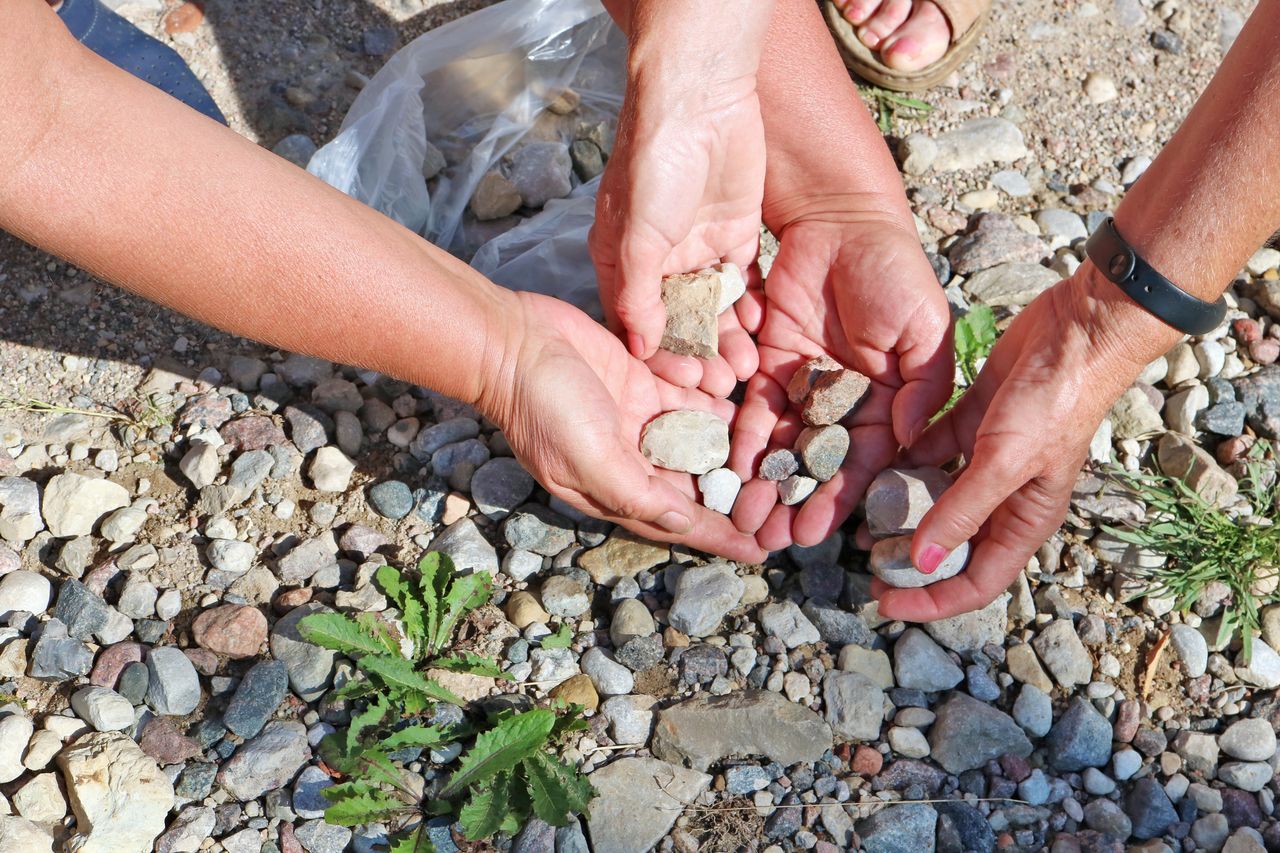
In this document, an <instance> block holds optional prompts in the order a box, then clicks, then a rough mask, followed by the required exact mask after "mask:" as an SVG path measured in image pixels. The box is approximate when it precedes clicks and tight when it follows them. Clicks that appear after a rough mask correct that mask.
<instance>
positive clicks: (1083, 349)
mask: <svg viewBox="0 0 1280 853" xmlns="http://www.w3.org/2000/svg"><path fill="white" fill-rule="evenodd" d="M1125 300H1127V297H1125V296H1124V295H1123V294H1122V293H1121V291H1120V290H1119V288H1117V287H1115V285H1113V284H1111V283H1110V282H1108V281H1106V280H1105V279H1103V278H1102V276H1101V275H1099V274H1098V273H1097V271H1096V270H1095V269H1094V267H1093V265H1092V264H1090V263H1085V264H1084V265H1083V266H1081V267H1080V269H1079V270H1078V271H1077V272H1076V274H1075V275H1074V276H1073V277H1072V278H1070V279H1068V280H1066V281H1063V282H1060V283H1059V284H1057V285H1055V286H1054V287H1052V288H1050V289H1049V290H1048V291H1046V292H1044V293H1042V294H1041V295H1040V296H1038V297H1037V298H1036V299H1035V300H1034V301H1033V302H1032V303H1031V304H1030V305H1028V306H1027V307H1026V308H1025V309H1024V310H1023V311H1022V312H1021V313H1020V314H1019V315H1018V316H1017V317H1016V318H1015V319H1014V321H1013V323H1012V324H1011V325H1010V326H1009V329H1008V330H1007V331H1006V332H1005V333H1004V335H1003V337H1001V338H1000V340H999V341H998V342H997V343H996V345H995V348H994V349H993V350H992V352H991V356H990V358H988V359H987V362H986V364H985V365H984V366H983V368H982V372H981V373H980V374H979V375H978V378H977V380H976V381H975V382H974V384H973V386H972V387H971V388H970V389H969V390H968V391H967V392H966V393H965V395H964V396H963V397H961V398H960V400H959V401H958V402H957V403H956V406H955V407H954V408H953V409H951V411H949V412H948V413H947V414H946V415H944V416H943V417H942V418H940V419H939V420H938V421H937V422H936V423H934V424H933V425H931V426H930V427H929V429H928V430H926V432H925V433H924V435H923V436H922V437H921V439H920V441H919V442H917V443H916V444H915V445H914V446H913V447H911V448H910V450H909V451H907V452H906V454H905V457H904V459H903V462H904V464H906V465H908V466H912V465H939V464H942V463H944V462H947V461H949V460H951V459H954V458H955V457H956V456H960V455H963V456H964V458H965V459H966V460H967V464H966V465H965V467H964V468H963V470H961V472H960V474H959V476H958V477H957V478H956V481H955V485H953V486H952V487H951V488H950V489H948V490H947V491H946V492H945V493H944V494H943V495H942V497H941V498H940V499H939V500H938V502H937V504H935V505H934V507H933V508H932V509H931V510H930V511H929V512H928V513H927V514H926V515H925V517H924V519H923V520H922V521H921V522H920V526H919V528H918V529H917V530H916V533H915V536H914V540H913V542H912V547H911V556H912V561H913V562H914V563H915V564H916V566H917V567H919V568H920V569H921V570H929V571H931V570H932V569H933V568H935V567H936V566H937V565H938V562H939V561H940V560H941V559H942V557H944V556H945V555H946V554H948V553H950V551H951V550H952V549H954V548H956V547H958V546H959V545H960V544H961V543H963V542H965V541H970V542H971V543H972V549H973V550H972V551H971V554H972V556H971V557H970V559H969V566H968V568H966V569H965V570H964V571H963V572H961V573H960V574H959V575H956V576H955V577H953V578H950V579H948V580H945V581H941V582H939V583H936V584H933V585H931V586H928V587H923V588H920V589H894V588H891V587H889V586H887V585H885V584H883V583H881V582H880V581H875V582H874V586H873V591H874V592H875V593H876V595H877V596H878V597H879V599H880V613H881V614H882V615H883V616H885V617H886V618H888V619H903V620H908V621H913V622H927V621H931V620H934V619H941V618H945V617H947V616H953V615H955V614H957V613H963V612H966V611H969V610H974V609H977V608H980V607H984V606H986V605H987V604H988V603H990V602H991V601H992V600H993V599H994V598H995V597H996V596H997V595H999V594H1000V593H1001V592H1002V591H1004V590H1005V589H1006V588H1007V587H1008V586H1009V584H1010V583H1012V582H1013V580H1014V578H1016V577H1017V575H1018V572H1019V571H1021V570H1022V567H1023V566H1025V565H1026V563H1027V560H1029V559H1030V558H1031V555H1032V554H1033V553H1035V550H1036V549H1037V548H1039V547H1040V545H1041V544H1042V543H1044V541H1045V540H1046V539H1047V538H1048V537H1049V536H1050V535H1051V534H1052V533H1053V531H1054V530H1056V529H1057V527H1058V525H1059V524H1061V523H1062V519H1063V516H1064V515H1065V514H1066V509H1067V504H1068V502H1069V501H1070V496H1071V489H1072V486H1073V485H1074V483H1075V481H1076V475H1077V473H1078V472H1079V470H1080V466H1081V464H1082V463H1083V462H1084V459H1085V456H1086V455H1087V453H1088V447H1089V442H1090V440H1091V439H1092V437H1093V434H1094V432H1095V431H1096V430H1097V427H1098V424H1099V422H1101V420H1102V418H1103V417H1104V416H1105V415H1106V413H1107V411H1108V409H1109V408H1110V407H1111V404H1112V403H1113V402H1115V400H1116V398H1117V397H1119V396H1120V395H1121V394H1122V393H1123V392H1124V391H1125V389H1127V388H1128V387H1129V386H1130V385H1131V384H1132V383H1133V381H1134V379H1135V378H1136V377H1137V375H1138V374H1139V373H1140V372H1141V371H1142V368H1143V367H1144V366H1145V365H1146V364H1147V362H1148V361H1150V359H1151V358H1153V357H1154V356H1155V355H1158V354H1159V353H1161V352H1164V351H1166V350H1167V349H1168V348H1169V346H1171V345H1172V344H1173V343H1175V342H1176V341H1177V339H1178V337H1179V336H1178V334H1177V333H1176V332H1174V331H1172V330H1171V329H1169V328H1168V327H1167V326H1164V325H1163V324H1162V323H1160V322H1159V321H1158V320H1156V319H1155V318H1154V317H1152V316H1150V315H1149V314H1146V313H1145V312H1144V311H1142V310H1141V309H1140V308H1138V307H1137V305H1135V304H1134V303H1131V302H1127V301H1125Z"/></svg>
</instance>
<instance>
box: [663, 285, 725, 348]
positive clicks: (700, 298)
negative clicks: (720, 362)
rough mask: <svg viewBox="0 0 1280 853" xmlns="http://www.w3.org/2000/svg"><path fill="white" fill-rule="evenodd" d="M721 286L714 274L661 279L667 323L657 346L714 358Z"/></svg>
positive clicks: (717, 338)
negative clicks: (659, 344)
mask: <svg viewBox="0 0 1280 853" xmlns="http://www.w3.org/2000/svg"><path fill="white" fill-rule="evenodd" d="M720 299H721V285H720V276H719V275H716V274H715V273H701V272H696V273H684V274H681V275H669V276H667V277H665V278H664V279H662V305H663V307H664V308H665V309H666V312H667V324H666V327H665V328H664V330H663V332H662V342H661V347H662V349H664V350H667V351H668V352H673V353H675V354H676V355H691V356H695V357H697V358H715V357H716V354H717V352H718V351H719V345H720V344H719V333H718V327H719V321H718V319H717V317H718V315H719V314H720Z"/></svg>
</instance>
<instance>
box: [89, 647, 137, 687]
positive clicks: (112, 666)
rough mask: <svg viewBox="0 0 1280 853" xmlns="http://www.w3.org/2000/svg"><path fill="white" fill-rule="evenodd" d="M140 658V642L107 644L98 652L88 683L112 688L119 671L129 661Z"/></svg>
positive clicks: (121, 670)
mask: <svg viewBox="0 0 1280 853" xmlns="http://www.w3.org/2000/svg"><path fill="white" fill-rule="evenodd" d="M141 660H142V645H141V644H140V643H116V644H115V645H114V646H107V647H106V648H105V649H103V650H102V651H101V652H100V653H99V654H98V660H97V662H96V663H94V665H93V672H91V673H89V683H90V684H92V685H93V686H94V687H106V688H108V689H110V690H114V689H115V686H116V681H117V680H118V679H119V678H120V673H121V672H123V671H124V668H125V667H126V666H128V665H129V664H131V663H135V662H138V661H141Z"/></svg>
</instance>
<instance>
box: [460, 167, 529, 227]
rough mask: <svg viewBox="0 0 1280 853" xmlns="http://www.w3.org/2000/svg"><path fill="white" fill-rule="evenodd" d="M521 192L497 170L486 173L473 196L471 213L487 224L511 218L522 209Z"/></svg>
mask: <svg viewBox="0 0 1280 853" xmlns="http://www.w3.org/2000/svg"><path fill="white" fill-rule="evenodd" d="M520 203H521V197H520V190H519V189H517V188H516V185H515V184H514V183H512V182H511V180H510V179H508V178H507V177H506V176H505V175H503V174H502V173H501V172H498V171H497V170H492V171H489V172H486V173H485V175H484V177H482V178H481V179H480V182H479V183H478V184H476V189H475V192H474V193H472V195H471V205H470V206H471V212H472V213H473V214H475V217H476V219H478V220H480V221H481V222H487V221H489V220H493V219H501V218H502V217H504V216H510V215H511V214H513V213H515V212H516V211H517V210H518V209H519V208H520Z"/></svg>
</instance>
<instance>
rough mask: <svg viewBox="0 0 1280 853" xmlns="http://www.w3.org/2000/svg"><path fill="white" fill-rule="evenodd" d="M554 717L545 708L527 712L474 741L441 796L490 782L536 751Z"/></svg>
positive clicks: (545, 738) (509, 718) (449, 796)
mask: <svg viewBox="0 0 1280 853" xmlns="http://www.w3.org/2000/svg"><path fill="white" fill-rule="evenodd" d="M555 721H556V717H555V714H553V713H552V712H551V711H548V710H546V709H545V708H538V709H536V710H533V711H526V712H525V713H523V714H517V715H516V716H513V717H508V718H507V719H505V720H503V721H501V722H500V723H498V725H496V726H494V727H493V728H492V729H490V730H489V731H487V732H483V733H482V734H480V735H479V736H478V737H477V738H476V742H475V744H474V745H473V746H472V747H471V749H470V750H468V751H467V752H466V754H464V755H463V756H462V760H461V761H459V762H458V769H457V770H455V771H454V773H453V777H452V778H450V780H449V784H448V785H446V786H445V788H444V790H442V791H441V792H440V797H441V798H442V799H445V800H452V799H454V798H455V797H457V796H458V795H459V794H461V793H462V792H463V791H465V790H466V789H467V788H469V787H471V786H472V785H475V784H478V783H481V782H484V781H486V780H488V779H492V778H493V777H494V776H495V775H497V774H498V773H502V772H504V771H510V770H513V769H515V767H516V765H517V764H519V763H520V762H521V761H523V760H524V759H526V758H528V757H529V756H530V755H533V754H534V753H535V752H537V751H538V750H539V749H540V748H541V747H542V745H543V744H544V743H546V741H547V738H548V737H549V736H550V734H551V728H552V727H553V726H554V725H555Z"/></svg>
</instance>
